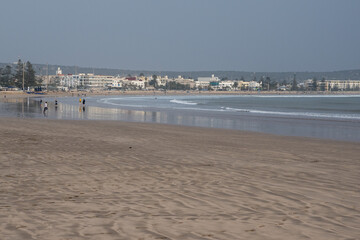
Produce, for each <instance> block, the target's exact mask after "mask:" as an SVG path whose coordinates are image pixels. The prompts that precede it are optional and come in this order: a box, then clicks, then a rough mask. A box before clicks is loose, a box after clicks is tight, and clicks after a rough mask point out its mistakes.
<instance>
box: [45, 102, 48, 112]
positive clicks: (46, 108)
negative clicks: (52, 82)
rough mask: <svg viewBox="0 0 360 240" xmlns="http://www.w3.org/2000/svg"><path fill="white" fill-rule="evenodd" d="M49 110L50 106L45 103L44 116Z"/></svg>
mask: <svg viewBox="0 0 360 240" xmlns="http://www.w3.org/2000/svg"><path fill="white" fill-rule="evenodd" d="M47 110H48V104H47V102H45V104H44V115H45V114H46V111H47Z"/></svg>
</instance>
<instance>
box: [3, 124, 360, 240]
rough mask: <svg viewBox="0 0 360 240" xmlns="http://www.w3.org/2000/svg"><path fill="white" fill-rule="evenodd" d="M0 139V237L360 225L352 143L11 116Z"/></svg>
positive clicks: (204, 233) (340, 232) (347, 233)
mask: <svg viewBox="0 0 360 240" xmlns="http://www.w3.org/2000/svg"><path fill="white" fill-rule="evenodd" d="M0 135H1V136H2V137H1V139H0V141H1V144H0V165H1V166H0V179H1V184H2V191H1V198H0V199H1V200H0V201H1V202H0V207H1V210H2V215H1V217H0V222H2V224H1V225H0V231H1V232H2V237H3V238H4V239H24V238H27V239H31V238H37V239H59V238H63V239H99V238H102V239H119V238H120V239H121V238H128V239H184V238H191V239H269V238H271V236H276V239H303V238H304V237H306V238H310V239H340V238H357V237H358V233H359V230H360V229H359V227H358V226H357V225H358V222H359V221H360V217H359V216H360V204H359V202H360V201H359V200H360V189H359V187H358V182H359V181H360V177H359V174H358V173H359V171H360V163H359V161H358V156H359V154H360V146H359V144H358V143H350V142H338V141H331V140H318V139H309V138H301V137H282V136H274V135H269V134H260V133H250V132H244V131H233V130H224V129H208V128H197V127H184V126H171V125H162V124H148V123H129V122H117V121H73V120H47V119H20V118H14V119H13V118H0ZM19 149H20V150H19Z"/></svg>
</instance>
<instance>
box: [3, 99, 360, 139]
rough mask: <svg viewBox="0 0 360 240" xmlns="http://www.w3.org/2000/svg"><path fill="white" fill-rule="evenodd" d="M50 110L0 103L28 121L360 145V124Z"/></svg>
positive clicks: (31, 102)
mask: <svg viewBox="0 0 360 240" xmlns="http://www.w3.org/2000/svg"><path fill="white" fill-rule="evenodd" d="M46 101H48V110H47V113H46V115H45V116H44V114H43V107H44V101H43V102H42V103H41V102H40V99H39V98H23V99H7V100H6V102H5V101H3V102H0V115H1V116H12V117H22V118H24V117H27V118H44V117H47V118H52V119H79V120H118V121H127V122H152V123H164V124H175V125H185V126H200V127H212V128H227V129H236V130H245V131H255V132H264V133H271V134H278V135H287V136H305V137H316V138H326V139H335V140H347V141H356V142H360V128H359V124H358V123H357V122H351V121H348V122H343V123H342V124H339V122H338V121H327V120H314V119H307V120H304V119H296V118H293V119H287V118H274V117H262V116H260V117H259V116H256V115H250V114H243V115H240V116H239V115H236V116H235V115H211V114H210V113H204V112H201V113H200V112H195V111H192V112H191V111H179V110H171V109H170V110H165V111H151V110H129V109H119V108H103V107H97V106H91V105H87V106H86V108H85V106H83V105H82V104H66V103H62V102H61V101H59V102H58V104H57V105H56V104H55V100H54V99H47V100H46Z"/></svg>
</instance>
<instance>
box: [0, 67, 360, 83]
mask: <svg viewBox="0 0 360 240" xmlns="http://www.w3.org/2000/svg"><path fill="white" fill-rule="evenodd" d="M6 65H11V66H12V67H13V69H15V67H16V65H15V64H9V63H0V68H3V67H5V66H6ZM33 67H34V69H35V71H36V74H37V75H46V69H47V65H46V64H33ZM58 67H60V68H61V70H62V71H63V74H75V73H95V74H97V75H113V76H115V75H120V76H127V75H129V74H130V75H132V76H135V75H140V73H143V74H144V75H145V76H152V75H154V74H155V75H162V76H165V75H167V76H169V78H173V77H177V76H178V75H181V76H183V77H191V78H194V79H196V78H198V77H206V76H211V74H215V76H217V77H219V78H220V79H222V78H227V79H231V80H234V79H241V78H242V77H243V78H244V79H245V81H250V80H253V79H254V76H255V77H256V79H257V80H259V79H260V78H261V77H262V76H264V77H270V78H271V79H272V80H276V81H278V82H282V81H284V80H286V81H287V82H289V81H292V79H293V77H294V74H296V80H297V81H298V82H302V81H304V80H306V79H311V78H314V77H316V78H317V79H318V80H321V79H322V78H323V77H324V78H325V79H327V80H331V79H353V80H360V69H356V70H343V71H333V72H256V73H254V72H245V71H183V72H177V71H145V70H144V71H141V70H123V69H111V68H89V67H76V66H62V65H49V68H48V73H49V75H55V73H56V70H57V68H58Z"/></svg>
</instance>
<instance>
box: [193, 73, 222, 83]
mask: <svg viewBox="0 0 360 240" xmlns="http://www.w3.org/2000/svg"><path fill="white" fill-rule="evenodd" d="M219 81H220V79H219V78H218V77H215V75H214V74H212V75H211V77H198V82H208V83H210V82H219Z"/></svg>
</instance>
